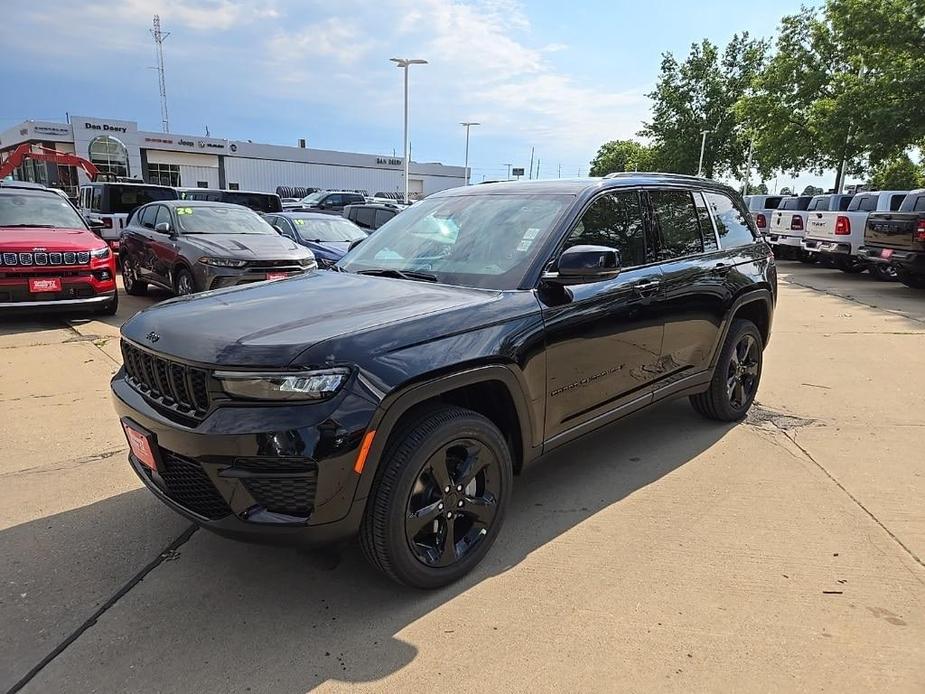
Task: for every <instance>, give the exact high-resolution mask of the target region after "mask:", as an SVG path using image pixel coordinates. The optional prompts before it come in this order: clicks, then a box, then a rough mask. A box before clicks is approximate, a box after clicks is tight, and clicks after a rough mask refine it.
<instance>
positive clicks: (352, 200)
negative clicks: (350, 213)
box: [346, 193, 366, 205]
mask: <svg viewBox="0 0 925 694" xmlns="http://www.w3.org/2000/svg"><path fill="white" fill-rule="evenodd" d="M348 197H349V200H347V203H346V204H348V205H362V204H363V203H364V202H366V198H364V197H363V196H362V195H360V194H359V193H357V194H354V195H350V196H348Z"/></svg>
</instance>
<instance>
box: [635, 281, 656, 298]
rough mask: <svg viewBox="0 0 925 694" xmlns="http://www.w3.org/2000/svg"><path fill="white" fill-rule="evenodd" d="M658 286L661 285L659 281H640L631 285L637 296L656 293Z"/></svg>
mask: <svg viewBox="0 0 925 694" xmlns="http://www.w3.org/2000/svg"><path fill="white" fill-rule="evenodd" d="M659 285H661V282H660V281H659V280H640V281H639V282H637V283H636V284H634V285H633V289H635V290H636V293H637V294H640V295H642V296H648V295H650V294H654V293H655V292H656V291H658V288H659Z"/></svg>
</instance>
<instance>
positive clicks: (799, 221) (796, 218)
mask: <svg viewBox="0 0 925 694" xmlns="http://www.w3.org/2000/svg"><path fill="white" fill-rule="evenodd" d="M790 231H803V217H801V216H800V215H798V214H795V215H793V217H791V218H790Z"/></svg>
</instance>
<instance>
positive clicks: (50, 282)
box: [0, 181, 119, 315]
mask: <svg viewBox="0 0 925 694" xmlns="http://www.w3.org/2000/svg"><path fill="white" fill-rule="evenodd" d="M118 306H119V294H118V291H117V290H116V262H115V257H114V256H113V254H112V252H111V251H110V250H109V246H107V245H106V242H105V241H103V239H101V238H100V237H99V236H97V235H96V234H94V233H93V232H92V231H91V230H90V228H89V227H88V226H87V224H86V222H84V220H83V218H82V217H81V216H80V214H79V213H78V212H77V210H76V209H75V208H74V206H73V205H72V204H71V203H70V202H69V201H68V200H67V199H66V198H65V197H64V196H63V195H61V194H58V193H56V192H55V191H53V190H49V189H48V188H45V187H43V186H37V185H35V184H31V185H30V184H28V183H20V182H18V181H5V182H0V310H3V309H36V308H71V309H79V308H93V309H96V310H98V311H99V312H100V313H104V314H107V315H114V314H115V312H116V309H117V308H118Z"/></svg>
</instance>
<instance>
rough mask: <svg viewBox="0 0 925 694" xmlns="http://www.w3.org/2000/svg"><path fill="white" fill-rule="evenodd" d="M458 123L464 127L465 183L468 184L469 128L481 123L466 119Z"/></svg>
mask: <svg viewBox="0 0 925 694" xmlns="http://www.w3.org/2000/svg"><path fill="white" fill-rule="evenodd" d="M460 125H461V126H463V127H464V128H465V129H466V163H465V165H464V168H465V169H466V185H469V128H470V127H471V126H473V125H481V123H476V122H475V121H466V122H465V123H460Z"/></svg>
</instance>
